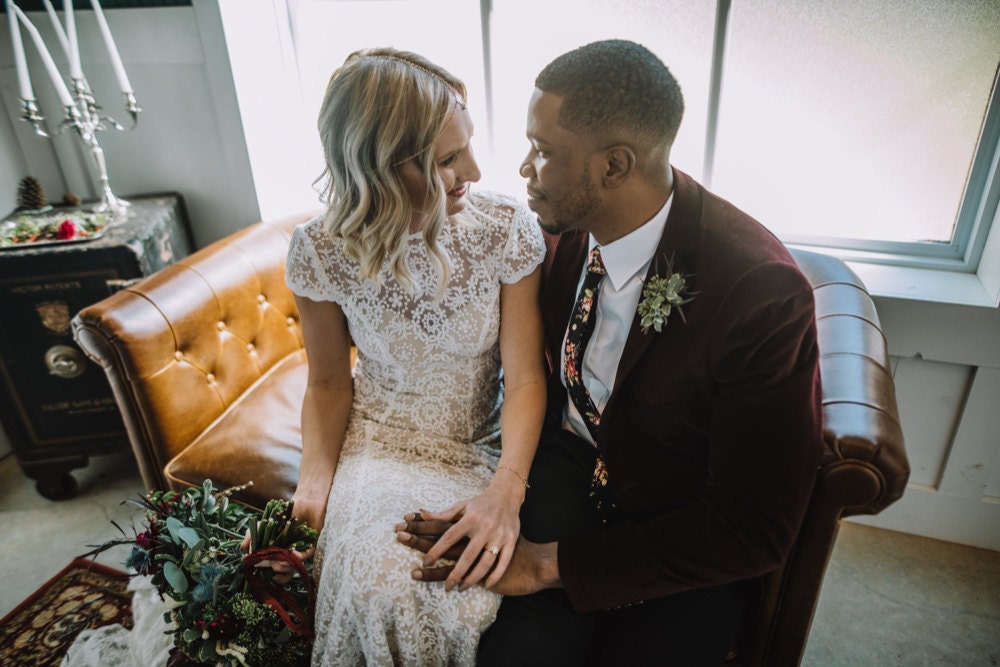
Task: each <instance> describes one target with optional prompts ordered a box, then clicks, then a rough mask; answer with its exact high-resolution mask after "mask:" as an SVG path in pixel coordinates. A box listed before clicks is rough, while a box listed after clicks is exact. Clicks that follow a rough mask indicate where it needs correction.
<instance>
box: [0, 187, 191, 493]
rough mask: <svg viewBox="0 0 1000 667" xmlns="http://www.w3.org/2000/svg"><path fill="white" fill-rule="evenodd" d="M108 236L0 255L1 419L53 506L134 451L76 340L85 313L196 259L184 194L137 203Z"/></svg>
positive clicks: (99, 374) (97, 371) (99, 372)
mask: <svg viewBox="0 0 1000 667" xmlns="http://www.w3.org/2000/svg"><path fill="white" fill-rule="evenodd" d="M130 201H131V202H132V206H131V207H130V208H129V209H128V214H127V217H124V218H119V219H117V220H115V221H114V222H111V223H110V224H109V225H108V226H107V227H106V228H105V230H104V232H103V233H102V234H101V235H100V236H99V237H98V238H94V239H90V240H83V241H69V242H62V243H58V242H57V243H42V244H31V245H25V246H23V247H13V248H2V249H0V421H2V423H3V428H4V431H5V432H6V433H7V436H8V437H9V439H10V442H11V444H12V445H13V447H14V453H15V454H16V456H17V460H18V463H19V464H20V465H21V468H22V470H23V471H24V473H25V474H26V475H27V476H28V477H31V478H32V479H34V480H36V488H37V489H38V492H39V493H40V494H42V495H43V496H45V497H46V498H51V499H53V500H58V499H63V498H69V497H72V496H73V495H75V493H76V480H74V478H73V476H72V475H71V474H70V471H71V470H73V469H74V468H81V467H83V466H86V465H87V462H88V456H89V455H90V454H101V453H107V452H110V451H120V450H124V449H127V448H128V438H127V436H126V434H125V426H124V424H123V423H122V418H121V415H120V413H119V411H118V406H117V404H116V403H115V399H114V397H113V396H112V393H111V387H110V385H109V384H108V381H107V378H106V377H105V374H104V370H103V369H102V368H100V367H99V366H97V365H96V364H94V363H92V362H91V361H90V360H88V359H87V357H86V356H85V355H84V354H83V352H81V351H80V349H79V348H78V347H77V346H76V343H75V342H74V340H73V335H72V331H71V330H70V320H71V319H72V317H73V315H75V314H76V313H77V312H78V311H79V310H80V309H81V308H83V307H84V306H87V305H90V304H91V303H95V302H97V301H100V300H101V299H103V298H104V297H106V296H108V295H109V294H111V293H113V292H115V291H117V290H119V289H121V288H122V287H125V286H127V285H129V284H131V283H133V282H137V281H138V280H141V279H142V278H144V277H145V276H148V275H150V274H152V273H153V272H155V271H157V270H159V269H161V268H163V267H164V266H166V265H168V264H172V263H173V262H174V261H176V260H178V259H181V258H182V257H184V256H186V255H187V254H188V253H189V252H190V251H191V248H192V245H193V244H192V241H191V233H190V226H189V223H188V219H187V213H186V210H185V208H184V201H183V199H182V198H181V196H180V195H178V194H163V195H148V196H142V197H133V198H130Z"/></svg>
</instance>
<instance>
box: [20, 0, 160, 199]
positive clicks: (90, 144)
mask: <svg viewBox="0 0 1000 667" xmlns="http://www.w3.org/2000/svg"><path fill="white" fill-rule="evenodd" d="M43 3H44V4H45V8H46V10H47V11H48V13H49V17H50V19H51V20H52V24H53V28H54V30H55V32H56V36H57V37H58V39H59V41H60V43H61V44H62V47H63V50H64V51H65V53H66V56H67V59H68V60H69V63H70V65H69V77H68V79H69V82H70V87H71V88H72V90H70V89H69V88H67V86H66V83H65V81H64V80H63V78H62V75H61V74H60V72H59V70H58V68H57V67H56V64H55V62H54V60H53V59H52V56H51V54H50V53H49V50H48V49H47V48H46V45H45V42H44V40H43V39H42V36H41V35H40V34H39V32H38V29H37V28H35V26H34V24H33V23H32V22H31V20H30V19H29V18H28V17H27V16H26V15H25V14H24V12H23V11H21V9H20V8H19V7H18V6H17V5H16V4H15V2H14V0H4V5H5V6H6V8H7V15H8V19H9V21H10V31H11V47H12V48H13V52H14V64H15V69H16V70H17V75H18V86H19V89H20V93H21V94H20V96H19V98H18V99H19V100H20V102H21V110H22V113H21V120H23V121H25V122H28V123H30V124H31V127H32V128H33V129H34V131H35V134H37V135H38V136H40V137H45V138H51V137H54V136H58V135H60V134H62V133H63V132H65V131H66V130H67V129H68V128H73V129H74V130H76V134H77V136H78V137H79V138H80V141H82V142H83V144H84V145H85V146H86V147H87V148H89V149H90V153H91V155H93V157H94V163H95V164H96V165H97V171H98V174H99V176H100V180H101V201H100V203H99V204H98V205H97V206H96V207H95V208H94V211H95V212H106V213H110V214H112V215H115V216H117V215H120V214H123V213H124V212H125V211H126V210H127V209H128V206H129V203H128V202H127V201H125V200H123V199H120V198H118V197H117V196H115V194H114V193H113V192H112V191H111V185H110V183H109V182H108V166H107V162H106V161H105V159H104V149H102V148H101V144H100V143H99V142H98V141H97V133H98V132H101V131H104V130H109V129H113V130H119V131H122V132H125V131H130V130H133V129H135V127H136V125H137V124H138V123H139V112H140V111H142V110H141V109H140V108H139V105H138V103H137V102H136V100H135V95H134V94H133V93H132V86H131V84H130V83H129V81H128V77H127V75H126V74H125V68H124V65H123V64H122V62H121V56H120V54H119V53H118V50H117V47H116V46H115V44H114V38H113V37H112V35H111V30H110V28H108V24H107V19H105V17H104V11H103V10H102V9H101V6H100V2H99V0H91V2H90V4H91V6H92V8H93V10H94V17H95V19H96V21H97V24H98V28H99V30H100V31H101V34H102V37H103V39H104V42H105V44H106V46H107V48H108V53H109V56H110V57H111V64H112V66H113V68H114V70H115V75H116V77H117V78H118V83H119V87H120V88H121V90H122V94H123V95H124V96H125V110H126V111H127V112H128V114H129V116H130V117H131V119H132V122H131V123H130V124H129V127H125V126H123V125H122V124H121V123H119V122H118V121H117V120H115V119H114V118H112V117H111V116H108V115H105V114H103V113H101V107H100V105H98V104H97V100H96V99H95V98H94V93H93V90H92V89H91V87H90V85H89V84H88V83H87V80H86V78H85V76H84V74H83V70H82V69H81V68H80V52H79V46H78V43H77V33H76V22H75V18H74V9H73V4H72V0H64V1H63V14H64V17H65V29H64V27H63V25H62V24H61V23H60V21H59V20H58V17H57V16H56V13H55V9H54V8H53V7H52V3H51V2H50V0H43ZM21 26H23V27H24V28H25V29H26V30H27V31H28V34H29V35H30V37H31V40H32V41H33V42H34V45H35V48H36V51H37V52H38V55H39V57H40V58H41V60H42V64H43V65H44V67H45V70H46V72H47V74H48V76H49V78H50V79H51V81H52V84H53V85H54V86H55V88H56V92H57V93H58V95H59V99H60V101H61V102H62V105H63V112H64V116H65V117H64V119H63V121H62V122H61V123H60V124H59V127H57V128H56V129H55V131H52V130H49V129H48V127H47V125H46V123H45V116H44V114H43V113H42V110H41V109H40V108H39V107H38V103H37V102H36V101H35V95H34V90H33V89H32V88H33V87H32V85H31V81H30V76H29V73H28V66H27V60H26V57H25V52H24V47H23V43H22V40H21V32H20V27H21Z"/></svg>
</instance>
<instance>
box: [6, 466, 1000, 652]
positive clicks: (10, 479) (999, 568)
mask: <svg viewBox="0 0 1000 667" xmlns="http://www.w3.org/2000/svg"><path fill="white" fill-rule="evenodd" d="M74 476H75V477H76V478H77V480H78V481H79V482H80V493H79V495H78V496H77V497H76V498H75V499H73V500H70V501H63V502H58V503H56V502H52V501H49V500H46V499H44V498H42V497H41V496H39V495H38V494H37V493H36V492H35V489H34V482H32V481H31V480H28V479H26V478H25V477H24V476H23V475H22V474H21V470H20V468H19V467H18V465H17V462H16V461H15V459H14V457H13V456H8V457H7V458H4V459H2V460H0V563H2V566H0V571H2V578H0V581H2V584H0V617H2V616H4V615H6V614H7V613H8V612H9V611H10V610H11V609H13V608H14V607H15V606H17V604H18V603H19V602H20V601H21V600H23V599H24V598H25V597H27V596H28V595H29V594H31V592H32V591H34V590H35V589H36V588H38V587H39V586H41V585H42V584H43V583H44V582H45V581H46V580H48V579H49V578H50V577H51V576H52V575H54V574H55V573H57V572H58V571H59V570H60V569H61V568H62V567H64V566H65V565H66V564H67V563H69V562H70V560H72V559H73V557H74V556H77V555H79V554H81V553H83V552H85V551H87V550H88V548H87V545H89V544H97V543H99V542H102V541H104V540H107V539H110V538H112V537H115V536H116V534H117V532H116V530H115V528H114V527H113V526H112V525H111V523H110V521H111V520H115V521H117V522H118V523H119V524H122V525H127V524H128V522H129V519H130V517H132V516H133V515H134V508H133V507H132V506H131V505H122V504H121V503H122V501H124V500H125V499H126V498H128V497H130V496H133V495H135V494H136V493H141V492H142V491H143V488H142V481H141V479H140V477H139V474H138V472H137V471H136V468H135V464H134V462H133V461H132V459H131V456H130V455H128V454H122V455H114V456H103V457H95V458H93V459H92V461H91V465H90V466H89V467H87V468H85V469H82V470H78V471H76V472H75V473H74ZM125 555H126V550H125V549H124V548H121V547H120V548H118V549H115V550H112V551H110V552H106V553H105V554H103V555H102V556H101V557H100V558H99V561H100V562H103V563H105V564H107V565H110V566H113V567H119V568H120V567H121V561H122V560H123V559H124V558H125ZM802 664H803V665H806V666H809V667H813V666H815V667H827V666H831V665H865V666H867V665H907V666H908V667H909V666H913V665H934V666H937V665H942V666H944V665H947V666H949V667H951V666H966V665H967V666H970V667H971V666H979V665H983V666H989V665H997V664H1000V552H996V551H988V550H984V549H976V548H972V547H965V546H961V545H957V544H951V543H948V542H941V541H938V540H932V539H928V538H924V537H917V536H913V535H906V534H903V533H897V532H892V531H888V530H881V529H878V528H871V527H868V526H862V525H858V524H851V523H845V524H844V525H843V527H842V529H841V531H840V536H839V538H838V540H837V545H836V547H835V549H834V552H833V556H832V558H831V561H830V565H829V568H828V569H827V574H826V578H825V580H824V585H823V592H822V594H821V595H820V600H819V606H818V608H817V610H816V615H815V617H814V619H813V624H812V631H811V633H810V635H809V642H808V644H807V645H806V651H805V656H804V657H803V660H802Z"/></svg>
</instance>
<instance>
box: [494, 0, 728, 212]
mask: <svg viewBox="0 0 1000 667" xmlns="http://www.w3.org/2000/svg"><path fill="white" fill-rule="evenodd" d="M714 21H715V3H713V2H690V1H688V0H568V1H560V2H556V1H553V0H544V1H543V0H493V39H492V42H493V77H494V78H493V81H494V95H493V97H494V107H495V116H494V119H495V120H494V127H495V132H494V135H493V138H494V144H495V150H494V154H495V164H494V165H493V167H494V169H493V170H492V172H491V173H490V177H491V179H492V182H493V183H494V184H495V187H496V189H499V190H504V191H507V192H511V193H513V194H515V195H516V196H519V197H523V195H524V180H523V179H522V178H520V176H518V174H517V168H518V166H519V165H520V164H521V160H522V159H524V156H525V154H526V153H527V151H528V141H527V139H525V136H524V129H525V120H526V117H527V109H528V99H529V98H530V97H531V93H532V91H533V90H534V81H535V77H536V76H537V75H538V73H539V72H540V71H541V70H542V68H543V67H545V65H547V64H548V63H549V62H551V61H552V59H553V58H555V57H556V56H558V55H560V54H562V53H565V52H566V51H570V50H572V49H574V48H576V47H578V46H583V45H584V44H587V43H589V42H593V41H596V40H601V39H630V40H632V41H635V42H639V43H640V44H643V45H644V46H646V47H647V48H649V49H650V50H651V51H653V52H654V53H656V54H657V55H658V56H659V57H660V58H661V59H662V60H663V61H664V63H666V65H667V66H668V67H669V68H670V71H671V72H673V74H674V76H676V77H677V80H678V81H679V82H680V85H681V89H682V90H683V92H684V98H685V102H686V105H687V110H686V111H685V114H684V121H683V123H682V124H681V129H680V134H679V136H678V138H677V143H676V145H675V147H674V152H673V155H672V162H673V163H674V164H675V165H677V166H678V168H680V169H682V170H684V171H688V172H689V173H690V174H691V175H692V176H695V177H700V175H701V169H702V154H703V152H704V141H705V118H706V116H707V113H708V112H707V102H708V89H709V76H710V71H711V65H712V34H713V30H714Z"/></svg>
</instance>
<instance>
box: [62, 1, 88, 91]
mask: <svg viewBox="0 0 1000 667" xmlns="http://www.w3.org/2000/svg"><path fill="white" fill-rule="evenodd" d="M63 7H64V9H63V14H64V15H65V16H66V37H67V38H68V39H69V49H68V52H69V77H70V78H71V79H77V80H82V79H83V68H82V67H80V43H79V42H78V41H77V39H76V16H75V15H74V14H73V0H63Z"/></svg>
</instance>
